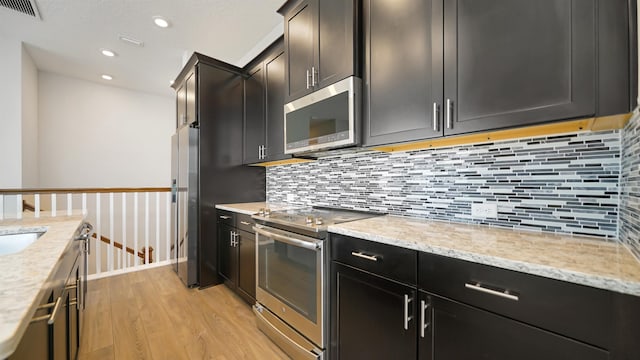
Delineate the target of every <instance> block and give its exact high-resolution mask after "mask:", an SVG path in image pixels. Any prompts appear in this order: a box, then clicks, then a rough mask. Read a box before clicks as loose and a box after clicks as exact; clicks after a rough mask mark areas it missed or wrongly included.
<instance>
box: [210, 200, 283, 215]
mask: <svg viewBox="0 0 640 360" xmlns="http://www.w3.org/2000/svg"><path fill="white" fill-rule="evenodd" d="M291 207H292V205H289V204H279V203H267V202H264V201H262V202H250V203H239V204H218V205H216V209H220V210H227V211H233V212H236V213H240V214H245V215H253V214H257V213H258V211H259V210H260V209H264V208H269V209H271V210H272V211H273V210H284V209H288V208H291Z"/></svg>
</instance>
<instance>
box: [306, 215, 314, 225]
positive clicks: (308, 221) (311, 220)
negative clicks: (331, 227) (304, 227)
mask: <svg viewBox="0 0 640 360" xmlns="http://www.w3.org/2000/svg"><path fill="white" fill-rule="evenodd" d="M305 221H306V222H307V224H313V217H311V216H307V218H306V219H305Z"/></svg>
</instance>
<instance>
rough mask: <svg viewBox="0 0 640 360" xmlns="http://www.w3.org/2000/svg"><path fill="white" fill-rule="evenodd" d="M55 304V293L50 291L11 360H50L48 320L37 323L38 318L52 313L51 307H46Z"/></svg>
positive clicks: (43, 299)
mask: <svg viewBox="0 0 640 360" xmlns="http://www.w3.org/2000/svg"><path fill="white" fill-rule="evenodd" d="M52 302H53V292H52V291H49V292H48V293H47V295H45V296H44V297H43V298H42V301H41V302H40V304H39V305H38V306H39V307H40V309H38V310H36V313H35V314H34V315H33V321H32V322H31V323H30V324H29V327H27V330H26V331H25V333H24V335H22V340H21V341H20V344H19V345H18V348H17V349H16V351H14V352H13V354H12V355H11V356H10V357H9V360H22V359H24V360H48V359H49V353H50V348H49V325H48V324H47V321H46V320H41V321H37V319H38V318H43V317H47V316H48V315H49V314H50V313H51V308H50V307H45V305H47V304H50V303H52Z"/></svg>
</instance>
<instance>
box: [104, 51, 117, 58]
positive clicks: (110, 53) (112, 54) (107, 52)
mask: <svg viewBox="0 0 640 360" xmlns="http://www.w3.org/2000/svg"><path fill="white" fill-rule="evenodd" d="M100 52H101V53H102V55H104V56H107V57H114V56H116V55H117V54H116V53H115V52H114V51H113V50H109V49H101V50H100Z"/></svg>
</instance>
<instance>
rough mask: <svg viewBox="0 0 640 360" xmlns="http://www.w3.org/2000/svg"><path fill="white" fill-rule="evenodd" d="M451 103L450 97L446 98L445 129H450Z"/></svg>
mask: <svg viewBox="0 0 640 360" xmlns="http://www.w3.org/2000/svg"><path fill="white" fill-rule="evenodd" d="M451 105H453V101H451V99H447V108H446V117H447V129H451V127H452V126H453V124H452V123H451Z"/></svg>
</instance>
